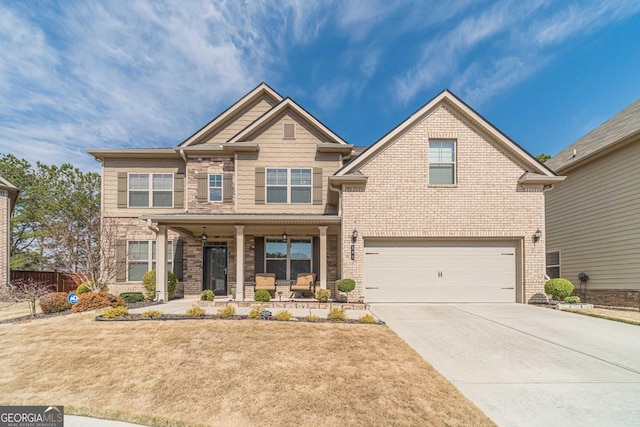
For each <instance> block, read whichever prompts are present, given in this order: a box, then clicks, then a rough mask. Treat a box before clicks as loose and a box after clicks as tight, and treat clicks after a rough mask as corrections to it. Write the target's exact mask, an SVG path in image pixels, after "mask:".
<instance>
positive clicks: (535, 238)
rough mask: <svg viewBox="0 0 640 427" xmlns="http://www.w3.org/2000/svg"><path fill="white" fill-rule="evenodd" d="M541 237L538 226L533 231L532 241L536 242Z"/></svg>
mask: <svg viewBox="0 0 640 427" xmlns="http://www.w3.org/2000/svg"><path fill="white" fill-rule="evenodd" d="M541 237H542V231H540V229H539V228H538V230H537V231H536V232H535V233H533V243H538V241H539V240H540V238H541Z"/></svg>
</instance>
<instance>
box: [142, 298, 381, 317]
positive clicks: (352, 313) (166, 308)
mask: <svg viewBox="0 0 640 427" xmlns="http://www.w3.org/2000/svg"><path fill="white" fill-rule="evenodd" d="M196 301H197V300H195V299H176V300H172V301H169V302H168V303H166V304H158V305H154V306H152V307H140V308H134V309H131V310H129V313H144V312H145V311H148V310H158V311H160V312H162V313H164V314H185V313H186V311H187V310H189V309H190V308H191V307H193V304H194V303H195V302H196ZM256 304H258V303H256ZM203 308H204V309H205V313H206V314H216V313H217V312H218V310H220V307H203ZM266 310H269V311H270V312H271V313H273V315H274V316H275V315H276V314H277V313H278V312H279V311H281V310H287V311H288V312H289V313H291V314H292V315H293V316H294V317H305V316H308V315H314V316H318V317H320V318H325V319H326V317H327V314H328V313H329V309H326V308H325V309H314V308H312V309H309V308H286V309H285V308H267V309H266ZM250 311H251V307H236V314H237V315H239V316H243V315H247V314H249V312H250ZM367 313H371V312H370V311H369V310H345V314H346V315H347V319H359V318H360V317H362V316H364V315H365V314H367Z"/></svg>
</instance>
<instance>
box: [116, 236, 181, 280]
mask: <svg viewBox="0 0 640 427" xmlns="http://www.w3.org/2000/svg"><path fill="white" fill-rule="evenodd" d="M155 268H156V241H155V240H131V241H128V242H127V281H128V282H142V277H143V276H144V275H145V273H146V272H147V271H151V270H153V269H155ZM167 271H173V242H171V241H169V242H167Z"/></svg>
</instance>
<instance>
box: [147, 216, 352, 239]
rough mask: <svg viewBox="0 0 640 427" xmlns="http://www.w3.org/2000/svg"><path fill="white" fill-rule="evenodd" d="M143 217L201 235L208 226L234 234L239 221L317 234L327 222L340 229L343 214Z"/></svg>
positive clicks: (252, 230) (268, 230)
mask: <svg viewBox="0 0 640 427" xmlns="http://www.w3.org/2000/svg"><path fill="white" fill-rule="evenodd" d="M141 219H144V220H147V221H149V220H150V221H151V222H152V223H153V224H154V225H164V226H166V227H167V228H169V229H171V230H174V231H177V232H178V233H180V234H183V235H186V236H191V237H194V238H196V237H198V236H200V234H202V232H203V227H207V229H206V233H207V234H208V235H210V236H235V234H236V228H235V226H236V225H243V226H244V234H245V235H250V234H265V235H268V234H274V235H278V234H282V233H283V232H285V231H286V232H287V234H290V235H296V234H298V235H300V234H306V235H316V234H318V226H327V227H328V229H327V232H328V233H329V234H336V233H339V232H340V224H341V221H342V218H341V217H339V216H336V215H255V214H244V215H203V214H178V215H144V216H142V217H141Z"/></svg>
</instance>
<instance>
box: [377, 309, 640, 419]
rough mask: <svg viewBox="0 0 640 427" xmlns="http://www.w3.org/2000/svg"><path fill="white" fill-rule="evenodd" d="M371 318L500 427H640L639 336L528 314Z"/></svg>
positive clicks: (398, 313)
mask: <svg viewBox="0 0 640 427" xmlns="http://www.w3.org/2000/svg"><path fill="white" fill-rule="evenodd" d="M371 311H372V312H373V313H374V314H375V315H377V316H378V317H380V318H381V319H382V320H384V321H385V322H387V324H388V325H389V327H390V328H391V329H392V330H393V331H395V332H396V333H397V334H398V335H399V336H400V337H401V338H403V339H404V340H405V341H406V342H407V343H408V344H409V345H410V346H411V347H413V348H414V349H415V350H416V351H417V352H418V353H419V354H420V355H422V357H423V358H424V359H425V360H426V361H428V362H429V363H430V364H431V365H432V366H433V367H434V368H436V369H437V370H438V371H439V372H440V373H442V374H443V375H444V376H445V377H446V378H447V379H448V380H449V381H451V382H452V383H453V384H454V385H455V386H456V387H457V388H458V389H459V390H460V391H461V392H462V393H463V394H464V395H465V396H467V397H468V398H469V399H470V400H471V401H473V402H474V403H475V404H476V405H477V406H478V407H479V408H480V409H482V411H484V413H485V414H487V415H488V416H489V418H491V419H492V420H493V421H494V422H496V423H497V424H498V425H501V426H509V425H513V426H573V425H579V426H581V427H584V426H605V425H606V426H632V425H633V426H637V425H640V326H633V325H627V324H624V323H619V322H613V321H608V320H603V319H596V318H592V317H587V316H581V315H577V314H571V313H566V312H561V311H556V310H551V309H547V308H542V307H534V306H528V305H523V304H372V306H371Z"/></svg>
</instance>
